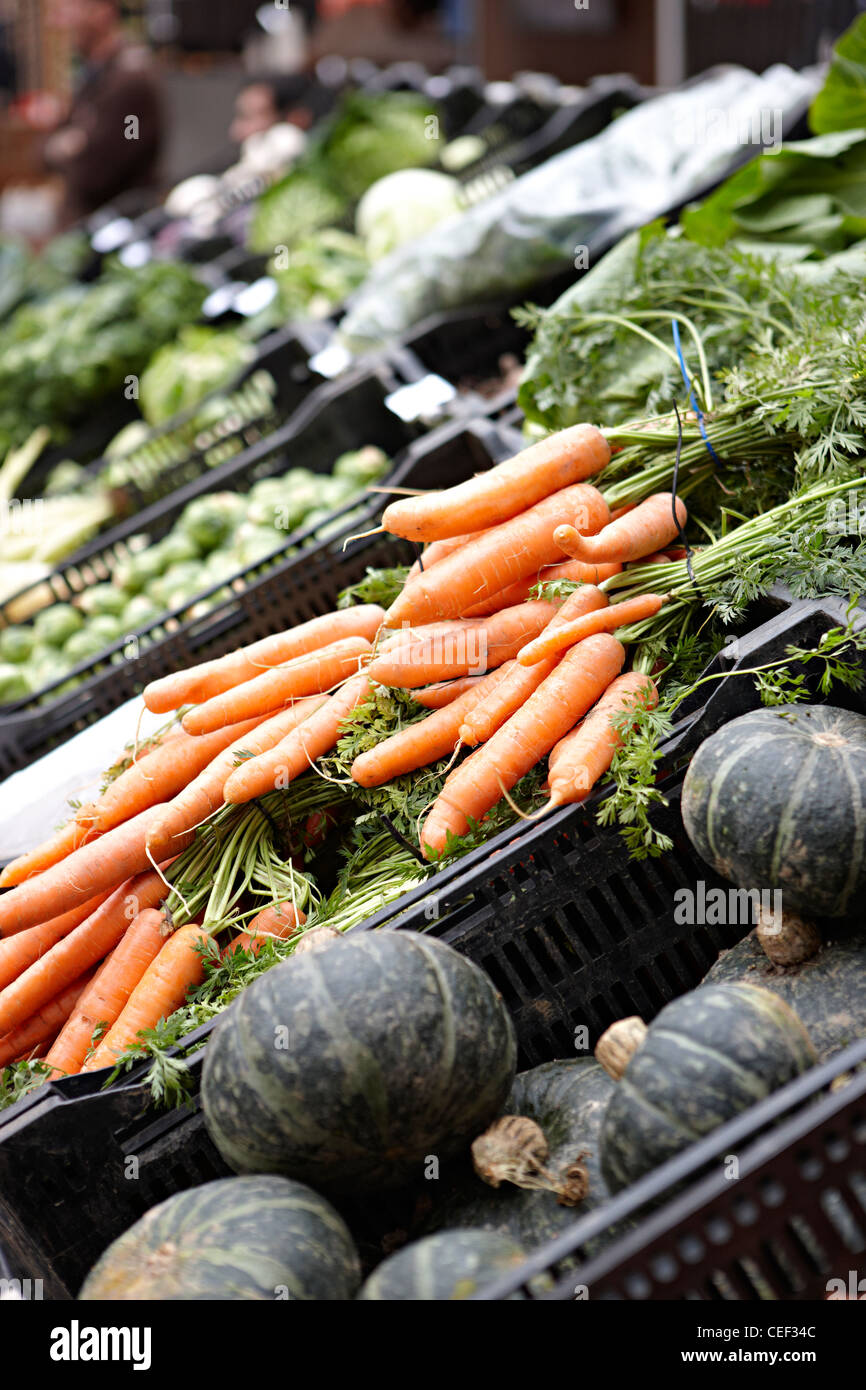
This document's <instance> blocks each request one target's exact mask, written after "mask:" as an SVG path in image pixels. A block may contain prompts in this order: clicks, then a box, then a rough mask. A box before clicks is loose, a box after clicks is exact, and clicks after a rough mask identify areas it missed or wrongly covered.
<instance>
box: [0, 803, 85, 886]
mask: <svg viewBox="0 0 866 1390" xmlns="http://www.w3.org/2000/svg"><path fill="white" fill-rule="evenodd" d="M86 838H87V830H86V828H85V827H83V826H81V825H80V824H79V823H78V822H77V820H76V818H75V816H73V817H72V819H71V820H70V821H67V822H66V824H65V825H64V826H63V827H62V829H60V830H58V831H57V832H56V833H55V834H54V835H52V836H51V838H50V839H48V840H45V842H44V843H43V844H41V845H39V846H38V847H37V848H36V849H31V850H28V852H27V853H26V854H22V855H19V857H18V858H17V859H13V860H12V863H11V864H7V865H6V868H5V869H4V870H3V872H2V874H0V888H14V887H15V886H16V885H17V884H19V883H24V881H25V880H26V879H28V878H33V877H34V875H36V874H41V873H42V872H43V870H44V869H50V868H52V867H53V865H54V864H59V863H60V861H61V860H62V859H65V858H66V856H67V855H68V854H71V853H72V851H73V850H76V849H79V848H80V847H81V845H83V844H84V841H85V840H86Z"/></svg>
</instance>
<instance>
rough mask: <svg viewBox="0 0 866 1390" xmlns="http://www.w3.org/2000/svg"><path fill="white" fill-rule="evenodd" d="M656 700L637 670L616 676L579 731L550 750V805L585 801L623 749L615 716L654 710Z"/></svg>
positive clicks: (647, 679) (649, 683)
mask: <svg viewBox="0 0 866 1390" xmlns="http://www.w3.org/2000/svg"><path fill="white" fill-rule="evenodd" d="M658 698H659V697H658V691H657V690H656V687H655V684H654V682H653V681H652V680H651V679H650V677H649V676H645V675H642V674H640V672H638V671H629V672H628V673H627V674H626V675H624V676H617V678H616V680H615V681H613V682H612V683H611V684H610V685H609V686H608V688H607V690H606V691H605V693H604V694H603V695H602V697H601V699H600V700H599V702H598V704H597V705H594V706H593V708H592V709H591V710H590V711H589V714H588V715H587V716H586V718H585V719H584V721H583V723H582V724H581V725H580V726H579V728H577V729H572V731H571V733H570V734H566V736H565V738H563V739H560V741H559V743H557V745H556V747H555V748H554V749H553V751H552V753H551V755H550V764H549V771H548V777H547V780H548V783H549V785H550V803H549V804H550V805H551V806H563V805H565V804H566V803H567V802H575V801H583V800H585V798H586V797H587V796H589V793H590V792H591V791H592V788H593V787H594V786H595V784H596V782H597V781H598V779H599V778H600V777H601V776H602V775H603V774H604V773H605V772H607V770H608V768H609V767H610V765H611V763H612V762H613V755H614V753H615V752H616V751H617V749H618V748H621V747H622V734H621V733H619V732H618V731H617V729H616V727H615V724H614V720H615V719H616V716H617V715H619V714H620V713H621V712H622V711H623V710H626V709H633V708H636V707H638V706H643V707H644V708H645V709H655V707H656V705H657V704H658Z"/></svg>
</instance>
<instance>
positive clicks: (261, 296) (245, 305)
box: [235, 275, 279, 319]
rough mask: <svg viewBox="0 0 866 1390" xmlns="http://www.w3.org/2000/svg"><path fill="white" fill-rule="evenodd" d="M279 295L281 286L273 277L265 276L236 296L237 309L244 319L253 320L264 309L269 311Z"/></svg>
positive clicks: (245, 287) (246, 286)
mask: <svg viewBox="0 0 866 1390" xmlns="http://www.w3.org/2000/svg"><path fill="white" fill-rule="evenodd" d="M278 293H279V286H278V285H277V282H276V280H275V279H274V278H273V276H271V275H263V276H262V278H261V280H254V281H253V283H252V284H251V285H245V286H244V288H243V289H242V290H240V291H239V292H238V293H237V294H236V295H235V309H236V310H237V312H238V313H239V314H243V316H244V318H247V319H249V318H252V317H253V315H254V314H258V313H260V312H261V310H262V309H267V307H268V305H269V304H272V303H273V301H274V300H275V299H276V297H277V294H278Z"/></svg>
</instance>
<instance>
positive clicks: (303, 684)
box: [0, 425, 686, 1075]
mask: <svg viewBox="0 0 866 1390" xmlns="http://www.w3.org/2000/svg"><path fill="white" fill-rule="evenodd" d="M609 457H610V450H609V447H608V444H607V441H606V439H605V437H604V435H603V434H602V433H601V432H600V431H599V430H597V429H595V428H594V427H592V426H587V425H581V426H576V427H574V428H572V429H569V430H565V431H563V432H562V433H560V434H558V435H554V436H551V437H550V438H549V439H546V440H544V441H543V442H542V443H540V444H536V445H533V446H532V447H530V448H528V449H526V450H524V451H523V452H522V453H521V454H519V455H517V456H516V457H515V458H513V459H511V460H508V461H507V462H505V463H503V464H500V465H498V466H497V467H494V468H492V469H490V470H489V471H488V472H487V473H485V474H483V475H481V476H479V477H476V478H473V479H471V480H470V481H468V482H466V483H463V484H461V485H459V486H458V487H454V488H450V489H448V490H446V491H443V492H439V493H432V494H426V495H423V496H421V497H412V498H401V499H400V500H399V501H397V502H395V503H393V504H392V505H391V506H389V507H388V508H387V509H386V511H385V514H384V521H383V525H384V528H385V529H388V530H390V531H391V532H393V533H394V534H396V535H399V536H403V537H405V538H408V539H412V540H415V541H418V542H420V543H422V544H423V545H424V547H425V548H424V550H423V551H422V554H421V557H420V560H419V563H418V565H417V566H416V567H415V568H414V569H413V570H412V571H410V573H409V576H408V578H407V580H406V583H405V585H404V587H403V590H402V592H401V593H400V595H399V597H398V598H397V599H396V601H395V602H394V603H393V604H392V606H391V608H390V609H389V610H388V612H387V613H386V612H384V611H383V610H382V609H381V608H379V607H377V606H376V605H372V604H370V605H361V606H357V607H354V608H349V609H344V610H342V611H340V612H336V613H332V614H328V615H326V616H325V617H322V618H317V619H314V620H312V621H310V622H307V623H304V624H302V625H300V626H298V627H296V628H293V629H292V630H290V631H288V632H284V633H279V634H275V635H273V636H270V637H267V638H265V639H263V640H262V641H259V642H256V643H254V644H252V645H250V646H247V647H245V648H242V649H240V650H238V651H235V652H232V653H230V654H229V655H227V656H225V657H223V658H220V659H218V660H215V661H210V662H206V663H204V664H202V665H199V666H195V667H193V668H191V669H188V670H184V671H180V672H177V673H175V674H173V675H171V676H169V677H166V678H164V679H162V680H158V681H155V682H153V683H152V684H151V685H150V686H148V687H147V689H146V690H145V693H144V702H145V705H146V706H147V708H148V709H149V710H151V711H153V712H154V713H158V714H163V713H164V714H168V713H173V712H176V713H177V716H178V719H179V723H178V725H177V727H175V728H173V729H172V731H171V732H170V733H169V734H168V735H167V736H166V737H165V738H164V739H163V740H162V741H161V742H160V743H159V744H158V745H157V746H156V747H155V748H153V749H152V750H149V751H148V752H147V753H146V754H144V755H143V756H141V757H139V758H137V759H135V760H134V761H133V762H132V764H131V765H130V766H129V767H128V768H127V770H126V771H124V772H123V773H122V774H121V775H120V776H119V777H118V778H117V780H116V781H115V782H113V783H112V784H110V785H109V787H108V788H107V789H106V790H105V792H104V793H103V795H102V796H101V797H100V798H99V799H98V800H97V801H96V802H95V803H93V804H91V805H88V806H85V807H82V808H81V809H80V810H78V811H77V812H76V814H75V816H74V818H73V819H72V820H71V821H70V823H69V824H68V825H67V826H65V827H64V829H63V830H61V831H60V832H58V834H56V835H55V836H53V837H52V838H51V839H49V840H48V841H47V842H46V843H45V844H44V845H42V846H41V847H40V848H39V849H38V850H36V851H34V852H33V853H32V854H29V855H26V856H24V857H23V858H22V859H20V860H17V861H16V862H15V863H14V864H12V865H10V866H9V868H7V869H6V870H5V872H4V873H3V875H2V877H0V887H7V888H9V890H10V891H9V892H7V893H5V894H3V895H0V1065H5V1064H6V1063H7V1062H8V1061H10V1060H14V1059H16V1058H19V1057H24V1056H32V1055H34V1054H38V1053H40V1052H42V1053H45V1049H46V1047H47V1048H48V1051H47V1054H45V1062H46V1064H47V1066H48V1067H49V1068H50V1074H51V1075H61V1074H67V1073H70V1072H75V1071H78V1070H81V1069H83V1068H93V1067H95V1066H101V1065H105V1064H108V1063H110V1062H112V1061H113V1059H114V1058H115V1057H116V1056H117V1055H118V1053H119V1052H121V1051H122V1050H123V1049H124V1048H125V1047H127V1046H128V1045H129V1044H130V1042H134V1041H135V1039H136V1036H137V1034H138V1032H139V1030H141V1029H144V1028H152V1027H154V1026H156V1024H157V1023H158V1021H159V1020H160V1019H161V1018H163V1017H166V1016H167V1015H168V1014H169V1013H171V1012H173V1010H174V1009H176V1008H178V1007H179V1006H180V1004H181V1003H182V1002H183V1000H184V998H185V996H186V994H187V991H188V989H189V987H190V985H192V984H193V983H195V982H197V981H199V980H201V978H202V975H203V971H204V963H205V959H206V957H207V955H208V953H215V951H216V948H215V947H214V946H213V944H212V935H213V930H214V924H213V923H208V922H207V921H205V922H204V924H197V923H195V922H188V923H187V924H186V925H184V926H182V927H180V928H179V929H176V930H175V929H173V927H174V922H173V919H172V918H171V916H170V914H168V913H167V912H166V911H165V910H164V907H163V904H164V902H165V899H166V895H167V887H166V879H165V870H166V867H167V866H168V865H169V864H170V863H171V862H172V861H173V860H174V859H175V857H176V856H178V855H181V854H182V853H183V851H184V850H186V849H187V848H188V847H189V846H190V845H191V844H192V843H193V842H194V841H195V839H196V833H197V831H198V830H199V827H201V826H202V825H203V824H204V823H206V822H207V823H209V822H210V821H211V819H212V818H213V817H214V816H215V815H219V814H222V808H224V807H225V806H226V805H228V806H238V805H243V804H244V803H247V802H250V801H253V800H254V799H257V798H261V797H263V796H265V795H268V794H271V793H273V792H274V791H279V790H280V789H284V788H285V787H287V786H288V785H289V784H290V783H291V782H292V781H293V780H294V779H296V778H298V777H299V776H300V775H301V774H303V773H304V772H306V771H307V770H308V769H309V768H310V767H311V766H314V765H315V764H316V763H317V761H318V760H320V759H322V758H323V757H325V756H327V755H328V754H329V753H331V752H332V750H333V749H334V747H335V745H336V744H337V742H338V740H339V738H340V736H341V733H342V731H343V730H344V729H345V727H346V723H347V721H348V720H350V719H351V717H352V715H353V713H354V712H355V711H356V710H357V708H358V706H359V705H360V704H361V703H362V702H363V701H364V700H365V699H366V697H367V696H368V695H369V693H370V691H371V690H372V689H374V687H375V685H377V684H378V685H381V686H386V687H391V688H398V689H403V690H409V691H411V692H412V693H413V695H414V697H415V698H416V700H417V701H418V703H419V704H420V705H422V706H425V707H426V708H427V709H428V710H429V713H428V714H427V715H426V716H425V717H424V718H423V719H421V720H420V721H418V722H416V723H413V724H411V725H410V726H409V727H407V728H404V729H402V730H401V731H399V732H397V733H395V734H394V735H393V736H392V737H389V738H386V739H384V740H383V741H382V742H381V743H380V744H378V745H377V746H376V747H374V748H372V749H371V750H369V751H368V752H365V753H363V754H361V755H360V756H359V757H357V758H356V759H355V761H354V763H353V765H352V768H351V774H352V778H353V779H354V781H355V782H356V783H357V784H358V785H359V786H362V787H373V786H380V785H382V784H383V783H386V782H389V781H390V780H392V779H393V778H396V777H399V776H401V775H403V774H405V773H409V772H413V771H415V770H417V769H419V768H422V767H427V766H429V765H430V764H433V763H436V762H439V761H440V760H441V759H444V758H450V759H452V761H454V762H455V764H456V765H455V766H454V767H453V770H452V771H451V772H450V775H449V776H448V778H447V780H446V781H445V783H444V785H443V786H442V789H441V791H440V794H439V795H438V797H437V798H436V800H435V801H434V803H433V804H432V805H431V807H430V808H429V813H428V814H427V816H426V819H425V820H424V824H423V828H422V830H421V833H420V843H421V847H422V849H423V851H424V853H425V854H426V855H427V857H428V858H435V857H436V856H437V855H439V854H440V853H441V852H442V851H443V850H445V849H446V848H447V847H448V845H449V842H450V839H451V837H459V836H461V835H464V834H465V833H466V832H467V830H468V829H469V828H470V826H471V825H472V824H473V823H476V822H478V821H481V820H483V818H484V817H485V816H486V815H487V813H488V812H489V811H490V810H491V809H492V808H493V807H494V806H495V805H496V804H497V803H498V802H499V801H500V800H501V799H502V798H503V797H507V796H508V794H509V792H510V790H511V789H512V788H513V787H514V786H515V785H516V784H517V783H518V782H519V781H520V780H521V778H522V777H523V776H524V775H525V774H526V773H527V772H528V771H530V770H531V769H532V768H533V767H535V766H536V764H538V763H539V762H541V761H542V760H543V759H545V758H549V789H550V800H549V805H550V806H551V807H553V806H558V805H562V804H564V803H567V802H576V801H580V800H582V799H583V798H584V797H585V796H586V795H588V793H589V791H590V790H591V788H592V787H593V786H594V785H595V784H596V782H597V781H598V780H599V778H600V777H602V776H603V775H604V772H605V771H606V770H607V769H608V768H609V766H610V763H611V761H612V759H613V756H614V753H615V751H616V749H617V747H618V746H619V745H620V743H621V740H622V737H623V731H624V729H626V728H627V727H628V723H629V719H628V712H629V711H630V710H632V709H634V708H636V707H637V706H639V705H645V706H651V705H652V704H653V703H654V702H655V700H656V698H657V695H656V691H655V687H654V685H653V682H652V680H651V678H650V677H649V676H648V675H647V674H646V673H643V672H640V671H631V672H627V673H624V672H623V668H624V666H625V664H626V647H625V646H624V645H623V643H622V642H621V641H620V640H618V638H617V637H616V636H614V633H615V632H617V631H619V630H621V629H623V628H627V627H628V626H629V625H631V624H634V623H636V622H639V621H642V620H645V619H647V618H648V617H651V616H652V615H653V614H655V613H658V611H659V610H660V608H661V607H662V605H663V603H664V602H665V596H664V595H658V594H645V593H641V594H639V595H638V596H637V597H634V598H627V599H625V600H624V601H621V602H618V603H614V604H611V603H610V602H609V599H608V595H607V593H606V592H605V590H604V588H602V587H600V586H601V585H603V584H604V582H605V581H606V580H608V579H611V578H612V577H613V576H615V575H619V574H621V572H622V570H623V567H624V566H626V565H630V564H634V563H635V562H637V563H643V564H644V565H645V564H647V563H649V562H651V561H652V562H654V561H656V560H657V559H660V558H664V559H668V558H669V556H668V555H666V554H665V548H666V547H668V546H670V545H671V544H672V543H673V542H674V541H675V540H676V539H677V537H678V536H679V535H680V534H681V530H682V526H683V525H684V523H685V521H686V513H685V507H684V506H683V504H682V502H680V501H676V502H675V500H674V499H673V498H672V496H671V494H669V493H661V494H657V495H654V496H651V497H649V498H647V499H646V500H644V501H642V502H640V503H639V504H638V505H636V506H631V507H625V508H621V509H620V510H619V511H618V512H615V513H611V511H610V509H609V507H608V504H607V503H606V501H605V499H604V496H603V495H602V493H601V492H600V491H599V490H598V488H597V487H596V486H595V485H594V484H592V483H590V482H588V481H587V480H588V479H589V478H597V477H598V475H599V474H601V473H602V472H603V470H604V467H605V465H606V463H607V462H608V460H609ZM562 581H569V583H566V584H565V585H563V582H562ZM539 584H541V585H542V586H543V585H545V584H552V586H553V587H552V589H551V590H550V592H553V593H558V592H562V589H563V587H564V588H565V589H566V590H569V589H571V592H568V595H567V597H565V598H564V599H562V598H559V597H556V598H553V599H551V600H550V601H545V600H543V599H540V598H538V597H536V586H537V585H539ZM542 592H543V590H542ZM464 749H472V750H474V751H472V752H471V754H470V755H469V756H468V757H466V758H464V759H463V760H462V761H457V755H458V754H459V753H460V752H462V751H463V750H464ZM303 921H304V918H303V913H300V912H298V911H297V910H296V909H295V908H292V907H291V906H283V908H282V909H280V908H279V905H278V904H276V903H275V904H272V905H271V907H270V908H269V909H268V913H267V914H260V916H259V917H257V918H256V919H255V921H254V922H253V923H252V924H251V925H250V926H249V927H248V929H247V932H246V933H245V934H242V935H241V937H239V938H238V939H237V940H236V941H235V942H234V943H232V945H233V947H237V946H238V945H240V946H242V947H244V949H248V950H250V949H251V950H256V949H257V944H260V942H261V940H263V939H265V936H266V935H267V934H272V935H278V936H282V937H284V938H285V937H288V936H291V935H292V934H293V933H297V932H298V930H299V928H300V927H301V926H302V925H303ZM221 925H223V924H219V923H218V924H216V926H217V928H219V927H220V926H221ZM100 1029H101V1030H103V1033H102V1036H101V1038H100V1039H99V1040H98V1045H97V1046H96V1048H95V1050H93V1051H91V1048H92V1046H93V1043H94V1041H95V1039H94V1034H95V1032H98V1031H99V1030H100ZM52 1039H53V1041H52ZM49 1044H50V1046H49Z"/></svg>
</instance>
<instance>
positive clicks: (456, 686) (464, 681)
mask: <svg viewBox="0 0 866 1390" xmlns="http://www.w3.org/2000/svg"><path fill="white" fill-rule="evenodd" d="M483 679H484V677H483V676H458V677H457V679H456V680H453V681H437V683H436V684H435V685H426V686H424V687H423V689H421V690H415V691H413V699H415V700H417V702H418V704H419V705H424V707H425V708H426V709H444V708H445V706H446V705H450V704H453V702H454V701H455V700H457V699H459V697H460V696H461V695H465V694H466V693H467V691H469V690H473V689H474V688H475V686H476V685H477V684H478V682H479V681H481V680H483Z"/></svg>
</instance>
